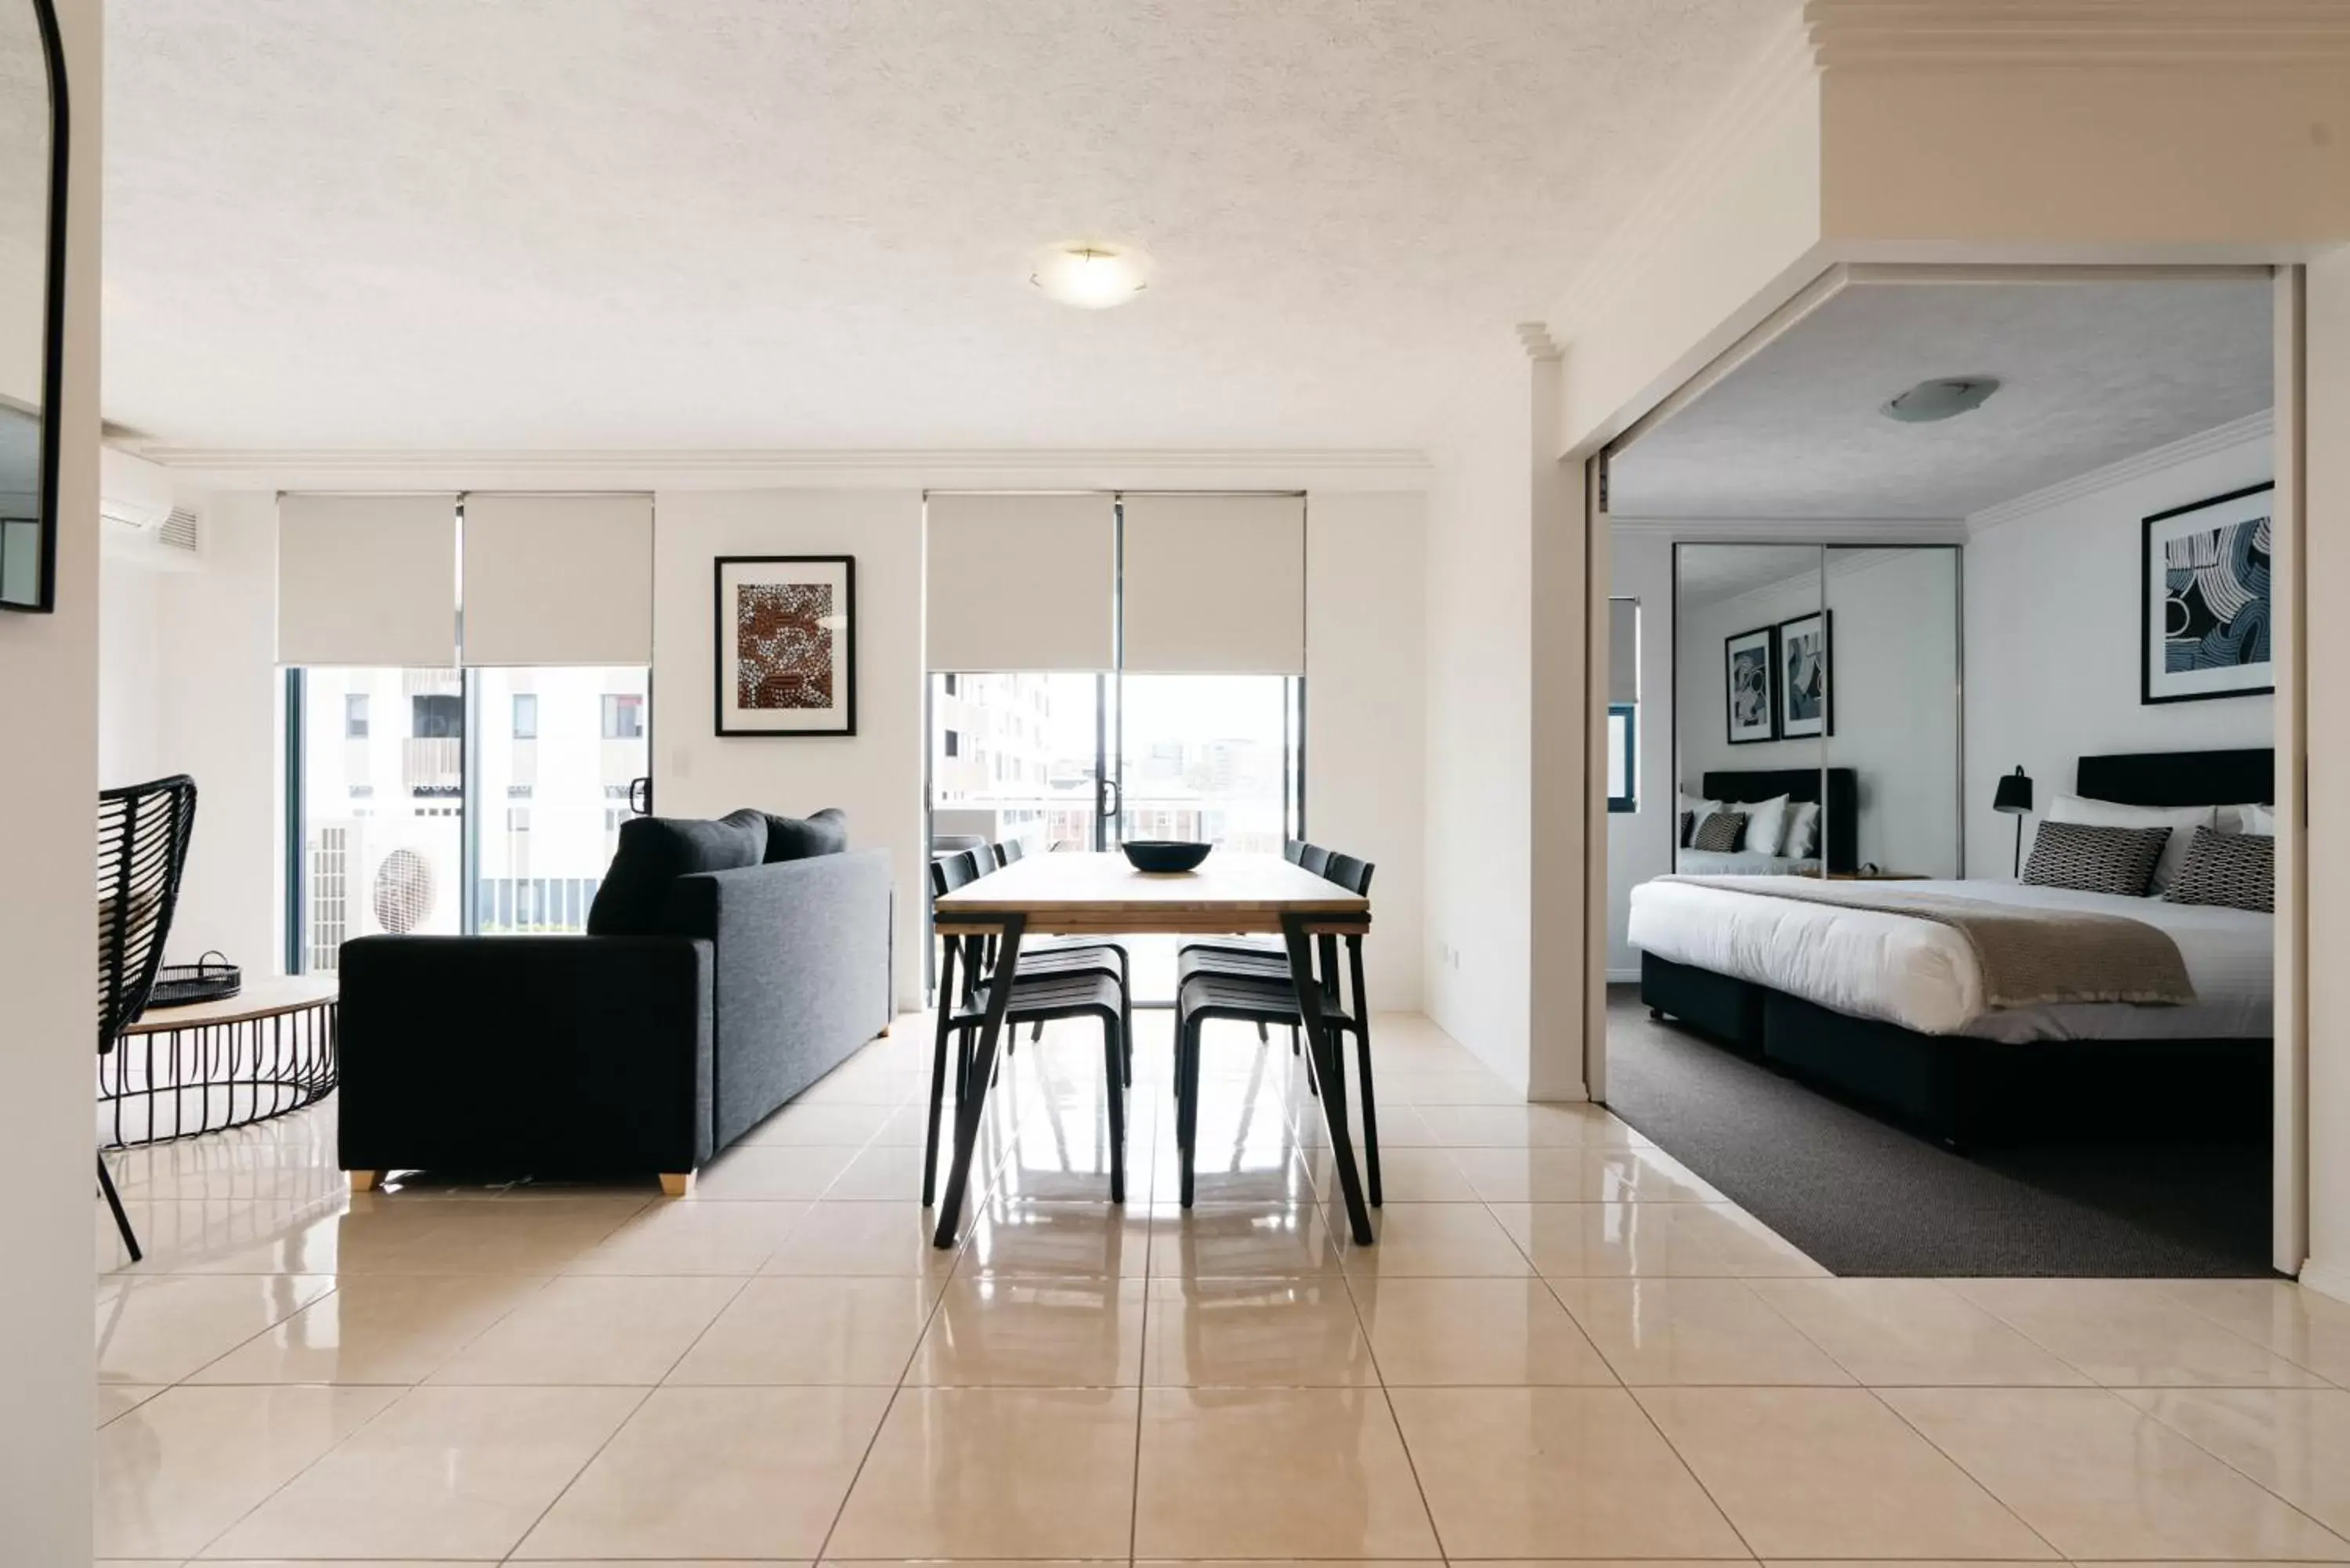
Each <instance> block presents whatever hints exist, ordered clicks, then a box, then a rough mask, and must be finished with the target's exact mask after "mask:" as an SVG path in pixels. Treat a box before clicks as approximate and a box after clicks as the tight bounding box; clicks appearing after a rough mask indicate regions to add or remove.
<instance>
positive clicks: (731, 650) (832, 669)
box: [714, 556, 857, 735]
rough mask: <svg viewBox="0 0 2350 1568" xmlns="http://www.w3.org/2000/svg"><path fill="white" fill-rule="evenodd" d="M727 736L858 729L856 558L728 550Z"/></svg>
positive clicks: (721, 576) (723, 607)
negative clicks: (739, 553) (746, 553)
mask: <svg viewBox="0 0 2350 1568" xmlns="http://www.w3.org/2000/svg"><path fill="white" fill-rule="evenodd" d="M717 576H718V590H717V592H718V597H717V604H716V606H715V607H714V610H715V615H714V618H715V622H716V633H717V648H716V658H717V667H716V670H715V675H716V683H717V688H718V691H717V708H718V715H717V722H718V732H719V733H720V734H722V735H854V734H855V733H857V560H856V557H855V556H720V557H718V561H717Z"/></svg>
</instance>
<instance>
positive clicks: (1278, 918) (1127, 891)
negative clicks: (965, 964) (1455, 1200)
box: [931, 847, 1372, 1248]
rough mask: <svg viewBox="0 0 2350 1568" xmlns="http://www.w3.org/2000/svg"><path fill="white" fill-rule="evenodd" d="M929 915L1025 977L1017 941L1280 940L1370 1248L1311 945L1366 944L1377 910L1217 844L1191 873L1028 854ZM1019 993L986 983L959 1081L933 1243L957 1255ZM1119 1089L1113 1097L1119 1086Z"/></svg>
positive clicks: (1352, 1220)
mask: <svg viewBox="0 0 2350 1568" xmlns="http://www.w3.org/2000/svg"><path fill="white" fill-rule="evenodd" d="M931 918H932V921H933V924H934V926H935V929H936V930H937V932H938V934H939V935H940V936H941V937H949V938H958V937H993V938H994V939H995V943H996V957H995V968H994V971H993V972H994V974H995V975H997V976H999V977H1000V976H1007V975H1012V974H1015V973H1017V972H1018V964H1019V961H1020V944H1021V942H1022V941H1023V940H1024V939H1025V938H1028V937H1031V936H1071V937H1104V938H1107V937H1117V936H1142V935H1150V936H1162V935H1171V936H1201V937H1216V936H1244V935H1258V936H1277V937H1279V938H1280V939H1281V940H1282V945H1283V947H1284V950H1285V951H1286V952H1287V954H1288V958H1289V978H1290V982H1291V984H1293V985H1294V986H1295V988H1296V992H1297V1009H1298V1013H1299V1015H1300V1017H1301V1018H1302V1019H1303V1020H1304V1025H1303V1030H1302V1033H1303V1034H1304V1036H1305V1049H1306V1050H1307V1051H1308V1052H1309V1053H1311V1054H1312V1059H1313V1066H1314V1075H1315V1082H1316V1083H1317V1084H1318V1085H1319V1086H1320V1090H1321V1094H1320V1100H1319V1103H1320V1105H1321V1106H1322V1115H1323V1118H1324V1120H1325V1122H1326V1125H1327V1126H1328V1127H1329V1134H1330V1152H1331V1155H1332V1160H1331V1163H1332V1164H1333V1165H1334V1166H1335V1167H1336V1169H1337V1173H1338V1188H1339V1192H1340V1195H1341V1196H1342V1198H1343V1199H1344V1200H1345V1203H1346V1209H1347V1227H1348V1230H1349V1231H1350V1233H1351V1234H1352V1236H1353V1237H1354V1240H1355V1242H1356V1244H1357V1245H1358V1246H1369V1245H1370V1244H1371V1242H1372V1234H1371V1219H1370V1211H1369V1210H1367V1208H1366V1207H1365V1205H1364V1201H1363V1182H1362V1177H1361V1175H1360V1173H1359V1172H1358V1171H1357V1169H1356V1167H1355V1151H1354V1142H1353V1139H1352V1137H1351V1136H1350V1135H1349V1133H1348V1129H1347V1096H1346V1074H1345V1070H1344V1067H1343V1064H1341V1062H1340V1060H1339V1055H1338V1047H1337V1044H1336V1040H1335V1039H1334V1038H1333V1036H1332V1033H1331V1031H1330V1028H1329V1026H1328V1023H1327V1022H1326V1020H1325V1018H1324V1016H1323V990H1322V982H1321V981H1320V980H1319V979H1318V978H1317V977H1316V976H1315V972H1314V961H1313V946H1314V939H1315V938H1316V937H1318V936H1321V935H1325V934H1331V935H1339V936H1359V935H1362V934H1364V933H1366V932H1367V931H1368V930H1369V929H1370V926H1371V903H1370V899H1369V898H1367V897H1366V896H1365V895H1363V894H1360V893H1355V892H1350V891H1348V890H1347V888H1342V887H1340V886H1338V884H1336V882H1333V881H1330V880H1329V879H1328V878H1326V877H1319V876H1316V875H1315V873H1313V872H1311V871H1308V870H1306V869H1305V867H1300V866H1295V865H1293V864H1291V863H1290V862H1289V861H1288V860H1287V859H1285V858H1284V857H1281V856H1279V855H1267V854H1258V853H1252V852H1249V851H1245V850H1232V849H1225V848H1222V847H1219V848H1217V849H1215V850H1214V851H1212V852H1211V854H1210V855H1209V856H1208V857H1207V859H1206V860H1204V861H1203V862H1201V865H1200V866H1199V867H1198V868H1197V869H1196V870H1191V871H1178V872H1149V871H1139V870H1137V869H1136V868H1135V867H1133V866H1131V865H1130V864H1128V861H1127V859H1126V857H1124V856H1123V855H1119V854H1087V853H1071V852H1067V851H1063V852H1059V853H1055V854H1046V855H1031V856H1028V857H1025V858H1023V859H1019V860H1015V861H1014V862H1012V863H1011V864H1010V865H1008V866H1005V867H1002V868H1000V869H998V870H995V871H992V872H990V873H988V874H987V875H986V876H984V877H981V878H979V879H978V880H977V881H975V882H971V883H967V884H966V885H964V886H963V887H962V888H957V889H955V890H954V891H953V892H951V893H945V894H942V895H941V896H940V897H939V898H936V899H935V900H933V902H932V909H931ZM1011 992H1012V988H1011V987H1010V986H1009V985H1004V984H990V985H989V986H988V987H987V993H986V995H987V1000H986V1005H985V1009H984V1012H983V1022H982V1023H981V1025H980V1029H979V1039H978V1043H977V1044H976V1047H975V1049H974V1052H973V1055H972V1065H971V1071H970V1073H969V1075H968V1076H967V1077H966V1078H965V1080H964V1082H966V1083H967V1084H969V1085H972V1091H971V1092H970V1093H969V1094H967V1095H965V1096H963V1097H962V1098H961V1099H959V1100H958V1101H957V1102H956V1104H955V1107H954V1110H955V1120H954V1149H953V1156H952V1159H951V1162H950V1164H949V1166H948V1168H947V1181H946V1190H945V1191H944V1192H943V1193H942V1194H941V1197H940V1203H939V1215H938V1228H937V1231H936V1233H935V1234H934V1235H933V1236H932V1238H931V1240H932V1241H933V1242H934V1243H935V1244H936V1245H938V1246H940V1247H942V1248H944V1247H951V1246H953V1245H954V1244H955V1236H956V1233H957V1231H959V1230H960V1229H961V1226H962V1205H963V1197H964V1193H965V1191H966V1189H967V1188H968V1185H969V1182H970V1179H971V1162H972V1153H973V1151H974V1149H975V1148H976V1147H978V1143H979V1134H980V1128H981V1125H982V1121H983V1116H984V1114H985V1110H986V1095H987V1085H988V1084H989V1081H990V1080H991V1079H992V1078H993V1076H994V1070H995V1054H996V1050H997V1048H998V1046H999V1044H1001V1042H1002V1040H1003V1015H1004V1009H1005V1007H1006V1006H1007V1005H1008V1004H1009V1002H1010V1001H1011ZM1112 1092H1114V1093H1115V1092H1117V1091H1116V1090H1115V1088H1114V1089H1113V1091H1112Z"/></svg>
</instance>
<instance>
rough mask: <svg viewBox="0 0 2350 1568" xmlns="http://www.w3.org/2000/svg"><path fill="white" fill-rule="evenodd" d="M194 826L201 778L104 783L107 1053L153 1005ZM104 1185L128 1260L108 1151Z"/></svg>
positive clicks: (101, 946) (102, 971)
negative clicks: (113, 785)
mask: <svg viewBox="0 0 2350 1568" xmlns="http://www.w3.org/2000/svg"><path fill="white" fill-rule="evenodd" d="M195 826H196V781H195V780H193V779H192V778H190V777H188V776H187V775H186V774H178V775H175V776H173V777H172V778H167V779H157V780H156V781H155V782H154V783H152V784H126V785H124V786H123V787H121V788H120V789H109V790H102V791H100V792H99V797H98V1054H99V1055H101V1056H103V1055H107V1054H109V1053H111V1052H112V1051H113V1050H114V1047H115V1044H116V1043H117V1042H118V1041H120V1039H121V1038H122V1032H123V1031H124V1030H125V1029H127V1028H129V1027H130V1025H131V1023H133V1022H135V1021H136V1020H137V1019H138V1017H139V1015H140V1013H141V1012H145V1011H146V1010H147V998H148V996H149V995H150V994H151V992H153V991H154V989H155V976H156V973H157V971H160V970H161V968H162V967H163V941H164V939H165V938H166V937H168V936H170V935H171V931H172V910H173V909H176V908H177V907H178V905H179V901H180V877H181V874H182V872H184V871H185V870H186V869H187V866H188V840H189V838H190V837H191V836H192V835H193V834H194V832H195ZM98 1189H99V1191H100V1192H102V1193H104V1194H105V1195H106V1206H107V1207H108V1208H109V1209H110V1210H113V1211H114V1224H115V1228H116V1229H117V1230H119V1231H121V1232H122V1245H123V1249H124V1250H125V1251H128V1252H129V1253H130V1261H131V1262H134V1263H135V1262H138V1261H139V1259H140V1251H139V1238H138V1236H137V1235H136V1234H135V1233H134V1232H133V1231H131V1228H130V1216H129V1215H128V1214H126V1213H124V1212H123V1210H122V1199H121V1196H120V1194H118V1193H117V1192H116V1191H115V1190H114V1177H113V1175H112V1174H111V1173H110V1172H109V1171H108V1169H107V1168H106V1155H105V1153H104V1152H103V1151H100V1152H99V1156H98Z"/></svg>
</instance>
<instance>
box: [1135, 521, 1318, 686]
mask: <svg viewBox="0 0 2350 1568" xmlns="http://www.w3.org/2000/svg"><path fill="white" fill-rule="evenodd" d="M1125 506H1126V558H1125V567H1124V577H1125V585H1126V626H1125V649H1126V659H1125V663H1126V668H1127V669H1128V670H1135V671H1138V672H1141V673H1149V674H1177V673H1184V672H1191V671H1201V672H1218V673H1224V674H1236V675H1237V674H1250V675H1303V674H1305V499H1304V497H1302V496H1295V495H1129V496H1127V497H1126V498H1125Z"/></svg>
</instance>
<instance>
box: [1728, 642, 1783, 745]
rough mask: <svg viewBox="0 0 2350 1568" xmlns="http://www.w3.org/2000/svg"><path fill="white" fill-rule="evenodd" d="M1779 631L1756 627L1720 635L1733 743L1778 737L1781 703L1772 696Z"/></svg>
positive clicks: (1746, 743) (1747, 742)
mask: <svg viewBox="0 0 2350 1568" xmlns="http://www.w3.org/2000/svg"><path fill="white" fill-rule="evenodd" d="M1778 649H1779V631H1778V628H1776V627H1769V626H1764V627H1757V628H1755V629H1753V630H1752V631H1742V632H1740V633H1739V634H1738V635H1737V636H1735V637H1725V638H1723V639H1721V659H1722V680H1723V685H1722V690H1723V691H1724V692H1725V693H1726V694H1727V696H1728V706H1729V720H1730V743H1731V745H1733V746H1745V745H1752V744H1753V743H1754V742H1757V741H1775V740H1777V739H1778V738H1779V725H1778V705H1777V704H1776V703H1775V702H1773V701H1772V697H1771V667H1772V666H1773V664H1775V663H1777V662H1778V657H1777V656H1778Z"/></svg>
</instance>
